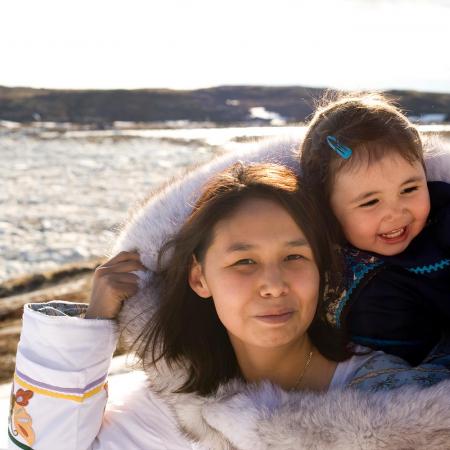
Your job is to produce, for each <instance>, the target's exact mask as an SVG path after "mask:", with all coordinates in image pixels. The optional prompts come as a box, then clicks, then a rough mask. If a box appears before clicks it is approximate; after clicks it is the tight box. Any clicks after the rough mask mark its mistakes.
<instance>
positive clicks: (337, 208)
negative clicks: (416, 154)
mask: <svg viewBox="0 0 450 450" xmlns="http://www.w3.org/2000/svg"><path fill="white" fill-rule="evenodd" d="M331 206H332V208H333V212H334V214H335V215H336V217H337V219H338V221H339V223H340V224H341V226H342V229H343V232H344V234H345V236H346V238H347V240H348V241H349V242H350V243H351V244H352V245H354V246H355V247H357V248H360V249H362V250H367V251H371V252H374V253H378V254H380V255H386V256H389V255H396V254H398V253H401V252H403V251H404V250H405V249H406V248H407V247H408V245H409V244H410V243H411V241H412V240H413V239H414V238H415V237H416V236H417V235H418V234H419V233H420V232H421V231H422V230H423V228H424V226H425V223H426V220H427V217H428V214H429V212H430V198H429V194H428V187H427V182H426V176H425V171H424V169H423V167H422V164H421V163H420V162H419V161H416V162H413V163H409V162H408V161H407V160H405V159H404V158H402V157H401V156H399V155H397V154H390V155H387V156H384V157H383V158H381V159H380V160H379V161H377V162H370V163H368V164H364V163H363V165H362V166H359V167H357V168H355V169H350V170H345V169H344V170H343V171H341V172H339V173H338V174H337V175H336V180H335V183H334V186H333V191H332V194H331Z"/></svg>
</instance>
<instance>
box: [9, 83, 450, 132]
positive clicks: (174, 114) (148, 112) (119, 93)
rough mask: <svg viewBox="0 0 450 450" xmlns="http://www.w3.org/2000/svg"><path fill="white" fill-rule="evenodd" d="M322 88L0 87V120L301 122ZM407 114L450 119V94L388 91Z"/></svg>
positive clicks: (98, 122) (308, 113) (100, 123)
mask: <svg viewBox="0 0 450 450" xmlns="http://www.w3.org/2000/svg"><path fill="white" fill-rule="evenodd" d="M323 93H324V89H319V88H306V87H301V86H290V87H289V86H288V87H264V86H219V87H214V88H209V89H197V90H191V91H177V90H169V89H141V90H49V89H31V88H8V87H1V86H0V120H11V121H17V122H31V121H35V120H39V121H52V122H75V123H80V124H82V123H94V124H97V125H99V126H107V125H109V124H111V123H112V122H114V121H133V122H161V121H168V120H189V121H211V122H215V123H219V124H224V125H226V124H232V123H242V122H246V123H248V122H252V121H256V122H261V120H263V119H261V118H259V119H258V118H255V117H252V116H251V114H250V112H249V111H250V108H256V107H258V108H265V110H267V111H269V112H272V113H277V114H279V115H280V116H282V117H283V118H284V119H286V121H287V122H302V121H305V120H306V119H307V117H308V116H309V115H310V114H311V112H312V111H313V109H314V105H315V102H316V101H317V99H319V98H320V97H321V96H322V94H323ZM386 93H387V94H388V95H391V96H393V97H394V98H396V99H397V100H398V102H399V104H400V105H401V107H402V108H403V109H404V110H405V111H406V112H407V114H408V115H410V116H416V117H419V116H422V115H427V114H438V115H440V118H441V119H443V120H444V121H447V122H449V121H450V94H436V93H426V92H416V91H388V92H386Z"/></svg>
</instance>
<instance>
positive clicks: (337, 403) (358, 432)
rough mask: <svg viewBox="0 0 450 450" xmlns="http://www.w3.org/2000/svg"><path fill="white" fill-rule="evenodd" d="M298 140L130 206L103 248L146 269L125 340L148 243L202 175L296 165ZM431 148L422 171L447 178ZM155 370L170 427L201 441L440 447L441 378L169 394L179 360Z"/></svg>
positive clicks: (171, 229)
mask: <svg viewBox="0 0 450 450" xmlns="http://www.w3.org/2000/svg"><path fill="white" fill-rule="evenodd" d="M298 146H299V141H298V140H293V139H287V140H276V141H269V142H262V143H259V144H256V145H255V146H254V148H252V149H249V150H248V151H246V152H245V153H243V152H240V153H228V154H226V155H224V156H222V157H220V158H217V159H216V160H214V161H212V162H211V163H209V164H207V165H205V166H202V167H200V168H198V169H197V170H195V171H192V172H190V173H188V174H187V175H186V176H184V177H182V178H180V179H178V180H174V181H173V182H172V184H168V185H166V186H165V187H163V188H162V189H161V190H160V191H158V192H157V193H155V194H154V195H152V196H151V197H150V198H149V200H148V201H147V202H146V203H145V204H144V205H143V206H142V207H141V208H140V209H139V210H138V211H135V212H134V213H133V214H132V216H131V218H130V220H129V222H128V224H127V225H126V226H125V227H124V229H123V231H122V233H121V235H120V236H119V239H118V241H117V243H116V245H115V248H114V250H113V252H114V253H117V252H119V251H123V250H126V251H131V250H136V249H137V250H138V251H139V253H140V255H141V260H142V262H143V264H144V265H145V266H146V267H147V268H148V269H149V272H148V274H147V275H146V276H145V277H143V278H142V279H141V280H140V281H141V286H140V290H139V292H138V294H137V295H136V296H134V297H133V298H132V299H129V300H127V301H126V302H125V304H124V307H123V309H122V312H121V314H120V316H119V326H120V328H121V329H122V331H123V334H124V336H125V338H126V339H127V340H128V342H132V341H133V339H134V338H135V337H136V336H137V334H138V333H139V331H140V330H141V329H142V327H143V326H144V324H145V323H146V321H147V320H148V318H149V317H150V315H151V314H152V310H153V309H154V307H155V306H156V305H157V304H158V291H157V289H156V287H155V285H156V283H155V281H156V280H155V279H154V277H155V275H154V272H153V271H154V270H155V268H156V260H157V254H158V251H159V249H160V247H161V245H162V244H163V243H164V242H165V240H166V239H167V238H168V237H169V236H170V235H172V234H173V233H175V232H176V231H177V230H178V228H179V227H180V225H181V224H182V223H183V221H184V220H185V218H186V217H187V215H188V214H189V212H190V210H191V205H192V204H193V203H194V202H195V200H196V198H197V197H198V195H199V192H200V190H201V188H202V186H203V185H204V183H205V182H206V181H207V180H208V179H209V178H210V177H211V176H212V175H214V174H215V173H217V172H219V171H221V170H223V169H225V168H226V167H228V166H229V165H231V164H232V163H234V162H236V161H238V160H243V161H245V162H253V161H255V162H278V163H281V164H284V165H288V166H289V167H291V168H293V169H294V170H296V171H298V157H297V156H296V149H297V148H298ZM432 148H433V150H432V151H430V152H429V153H428V155H427V173H428V178H429V180H432V181H435V180H440V181H448V182H450V146H449V145H448V144H446V148H444V142H440V141H434V142H433V143H432ZM140 313H141V314H140ZM160 370H162V371H163V373H164V375H161V374H160V375H159V376H156V374H155V373H152V371H150V372H149V373H148V376H149V380H152V385H151V386H152V389H154V390H155V391H159V395H160V396H161V397H162V398H164V399H165V401H166V402H167V403H168V404H169V405H171V407H172V409H173V411H174V413H175V416H176V418H177V421H178V423H179V426H180V428H182V429H183V431H184V432H185V433H186V434H187V435H188V436H190V437H191V438H192V439H193V440H194V441H196V442H198V443H199V444H200V446H201V448H207V449H214V450H221V449H234V448H236V449H240V450H263V449H264V450H265V449H279V450H287V449H333V450H340V449H342V450H344V449H345V450H351V449H368V450H369V449H381V448H383V449H450V407H449V405H450V381H449V382H446V381H445V382H441V383H440V384H438V385H435V386H433V387H431V388H427V389H423V388H418V387H406V388H401V389H398V390H395V391H390V392H378V393H367V392H361V391H356V390H351V389H344V390H339V389H338V390H333V391H330V392H327V393H320V394H318V393H307V392H295V393H294V392H285V391H283V390H281V389H279V388H277V387H274V386H272V385H270V384H262V385H259V386H252V385H246V384H244V383H242V382H238V381H233V382H230V383H228V384H227V385H225V386H221V387H220V388H219V390H218V392H217V393H216V394H215V395H212V396H209V397H202V396H199V395H196V394H173V393H172V392H173V390H174V389H175V388H176V387H179V385H180V380H181V379H183V377H184V376H185V373H184V372H183V370H182V369H180V368H178V369H172V370H169V369H167V368H160Z"/></svg>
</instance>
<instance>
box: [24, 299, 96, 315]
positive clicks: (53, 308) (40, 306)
mask: <svg viewBox="0 0 450 450" xmlns="http://www.w3.org/2000/svg"><path fill="white" fill-rule="evenodd" d="M27 307H28V308H30V309H32V310H33V311H37V312H40V313H42V314H45V315H46V316H70V317H84V314H85V313H86V310H87V308H88V305H87V304H86V303H72V302H58V301H54V302H47V303H30V304H28V305H27Z"/></svg>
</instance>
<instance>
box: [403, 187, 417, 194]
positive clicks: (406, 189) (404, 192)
mask: <svg viewBox="0 0 450 450" xmlns="http://www.w3.org/2000/svg"><path fill="white" fill-rule="evenodd" d="M418 189H419V186H411V187H407V188H405V189H403V191H402V194H410V193H411V192H414V191H417V190H418Z"/></svg>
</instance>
